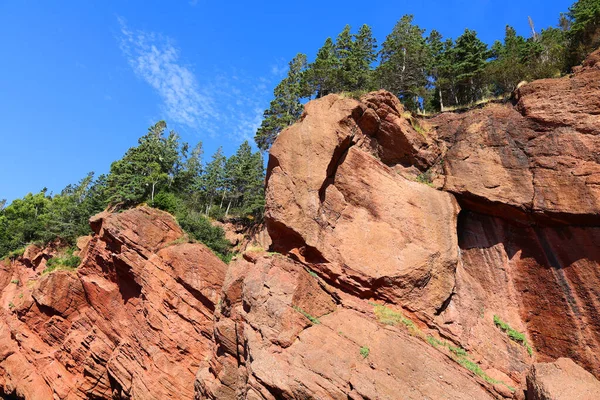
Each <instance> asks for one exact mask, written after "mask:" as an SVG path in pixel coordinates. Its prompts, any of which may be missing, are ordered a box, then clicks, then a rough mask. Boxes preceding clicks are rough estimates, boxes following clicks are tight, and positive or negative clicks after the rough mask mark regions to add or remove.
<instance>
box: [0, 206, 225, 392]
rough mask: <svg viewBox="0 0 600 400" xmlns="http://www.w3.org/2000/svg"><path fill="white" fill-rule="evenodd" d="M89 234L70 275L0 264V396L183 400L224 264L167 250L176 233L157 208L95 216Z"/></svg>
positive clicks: (195, 251)
mask: <svg viewBox="0 0 600 400" xmlns="http://www.w3.org/2000/svg"><path fill="white" fill-rule="evenodd" d="M92 226H93V228H94V230H95V235H94V236H93V237H92V238H91V240H90V241H89V243H88V244H87V245H86V250H85V251H83V254H81V256H82V258H83V261H82V265H81V266H80V267H79V268H78V270H77V271H76V272H71V271H60V270H59V271H55V272H52V273H50V274H44V275H38V274H37V273H36V272H35V270H32V269H31V268H30V267H28V266H27V265H25V263H22V262H14V263H12V264H8V263H4V264H3V267H2V268H3V269H2V270H1V271H0V276H1V279H2V281H3V285H2V286H3V287H4V290H3V292H2V299H1V300H2V306H3V307H2V311H1V321H0V337H1V339H0V388H1V393H4V394H5V395H9V394H12V395H15V396H18V397H19V398H25V399H44V400H46V399H52V398H54V399H87V398H133V399H168V398H178V399H179V398H192V397H193V396H194V379H195V374H196V372H197V370H198V367H199V365H200V363H201V362H202V361H203V359H204V357H205V356H207V355H208V354H209V351H210V349H211V343H212V341H211V337H212V332H213V328H212V318H213V317H212V314H213V310H214V308H215V305H216V303H217V301H218V297H219V296H220V292H221V285H222V282H223V279H224V276H225V270H226V265H225V264H224V263H223V262H221V261H220V260H219V259H218V258H217V257H216V256H214V255H213V254H212V252H210V250H208V249H207V248H206V247H205V246H204V245H202V244H189V243H182V244H176V243H173V242H174V241H177V239H180V238H181V237H182V236H183V232H182V231H181V229H180V228H179V227H178V226H177V224H176V223H175V221H174V220H173V218H172V217H171V216H170V215H168V214H166V213H164V212H161V211H158V210H153V209H149V208H145V207H142V208H136V209H133V210H129V211H126V212H123V213H121V214H108V213H106V214H100V215H98V216H96V217H95V218H93V219H92ZM31 262H32V263H33V262H35V259H34V260H31ZM10 281H12V282H13V283H10Z"/></svg>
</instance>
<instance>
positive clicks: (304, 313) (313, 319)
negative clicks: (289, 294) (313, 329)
mask: <svg viewBox="0 0 600 400" xmlns="http://www.w3.org/2000/svg"><path fill="white" fill-rule="evenodd" d="M293 308H294V310H296V311H298V312H299V313H300V314H302V315H304V316H305V317H306V318H307V319H308V320H309V321H310V322H312V324H313V325H319V324H320V323H321V321H319V319H318V318H316V317H313V316H312V315H310V314H309V313H307V312H306V311H304V310H303V309H301V308H300V307H298V306H293Z"/></svg>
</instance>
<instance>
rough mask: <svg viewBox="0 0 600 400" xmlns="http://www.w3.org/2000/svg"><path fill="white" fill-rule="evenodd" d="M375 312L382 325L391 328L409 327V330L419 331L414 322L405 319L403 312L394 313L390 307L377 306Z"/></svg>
mask: <svg viewBox="0 0 600 400" xmlns="http://www.w3.org/2000/svg"><path fill="white" fill-rule="evenodd" d="M373 312H374V313H375V317H377V320H378V321H379V322H381V323H382V324H385V325H391V326H395V325H398V324H402V325H404V326H406V327H408V328H409V329H413V330H416V329H417V327H416V326H415V323H414V322H412V321H411V320H410V319H408V318H406V317H404V315H402V313H401V312H399V311H394V310H392V309H391V308H389V307H386V306H382V305H379V304H375V305H374V307H373Z"/></svg>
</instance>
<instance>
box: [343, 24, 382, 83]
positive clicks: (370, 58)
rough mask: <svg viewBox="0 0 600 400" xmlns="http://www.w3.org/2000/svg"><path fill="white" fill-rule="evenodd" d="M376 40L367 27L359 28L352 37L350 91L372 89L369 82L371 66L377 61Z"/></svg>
mask: <svg viewBox="0 0 600 400" xmlns="http://www.w3.org/2000/svg"><path fill="white" fill-rule="evenodd" d="M376 49H377V40H375V38H374V37H373V32H372V31H371V27H370V26H369V25H366V24H365V25H363V26H361V27H360V29H359V31H358V33H357V34H356V35H355V36H354V43H353V45H352V52H351V55H350V59H351V60H352V63H351V65H352V83H351V84H352V87H351V90H353V91H354V90H370V89H372V88H373V86H372V85H373V83H372V82H371V81H372V79H371V64H373V62H374V61H375V60H376V59H377V52H376Z"/></svg>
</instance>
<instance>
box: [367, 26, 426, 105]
mask: <svg viewBox="0 0 600 400" xmlns="http://www.w3.org/2000/svg"><path fill="white" fill-rule="evenodd" d="M424 32H425V30H424V29H421V28H419V27H418V26H417V25H413V16H412V15H405V16H403V17H402V18H401V19H400V21H398V23H397V24H396V25H395V26H394V29H393V30H392V33H390V34H389V35H388V36H387V38H386V40H385V42H383V44H382V48H381V51H380V56H381V63H380V65H379V67H378V68H377V75H378V78H379V86H380V87H382V88H384V89H386V90H389V91H390V92H392V93H395V94H396V95H397V96H398V98H399V99H400V100H401V101H402V102H403V103H404V104H405V106H407V107H408V108H409V109H412V110H416V109H418V108H419V98H420V97H424V96H425V93H426V87H427V85H428V81H427V67H428V66H429V65H430V62H429V57H430V55H431V53H430V51H429V49H428V46H427V42H426V40H425V38H424V37H423V34H424Z"/></svg>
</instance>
